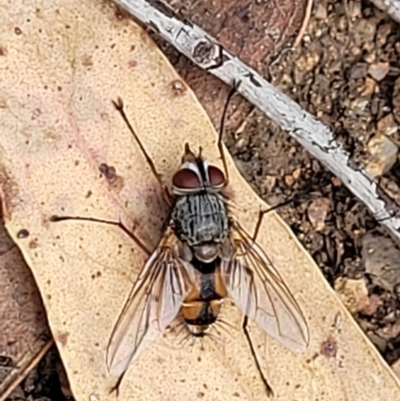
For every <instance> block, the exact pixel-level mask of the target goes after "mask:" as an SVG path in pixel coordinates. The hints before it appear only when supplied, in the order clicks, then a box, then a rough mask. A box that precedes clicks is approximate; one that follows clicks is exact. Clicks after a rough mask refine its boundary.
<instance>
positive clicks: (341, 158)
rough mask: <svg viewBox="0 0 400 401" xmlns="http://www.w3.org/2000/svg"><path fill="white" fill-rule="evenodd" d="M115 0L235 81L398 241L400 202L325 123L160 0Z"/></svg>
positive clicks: (229, 81)
mask: <svg viewBox="0 0 400 401" xmlns="http://www.w3.org/2000/svg"><path fill="white" fill-rule="evenodd" d="M114 1H115V3H117V4H118V5H119V6H121V7H122V8H124V9H125V10H127V12H128V13H130V14H131V15H132V16H133V17H134V18H135V19H136V20H138V21H140V22H141V23H142V24H144V25H146V26H149V27H151V28H152V29H153V30H154V31H156V32H157V33H158V34H159V35H160V36H161V37H162V38H164V39H165V40H167V41H168V42H169V43H171V44H172V45H173V46H174V47H175V48H176V49H177V50H178V51H179V52H181V53H182V54H184V55H185V56H186V57H187V58H188V59H190V60H191V61H193V62H194V63H195V64H197V65H198V66H199V67H201V68H202V69H204V70H206V71H208V72H210V73H211V74H213V75H215V76H216V77H218V78H219V79H221V80H222V81H223V82H225V83H226V84H228V85H232V84H233V83H234V82H238V81H239V82H240V86H239V88H238V89H237V91H238V92H239V93H240V94H241V95H242V96H243V97H244V98H246V99H247V100H248V101H249V102H250V103H252V104H254V105H255V106H256V107H257V108H259V109H260V110H261V111H262V112H264V113H265V115H266V116H267V117H269V118H270V119H271V120H273V121H275V122H276V123H277V124H278V125H279V126H280V127H281V128H282V129H283V130H285V131H286V132H288V134H289V135H291V136H292V137H293V138H294V139H296V141H297V142H299V143H300V144H301V145H302V146H303V147H304V148H305V149H306V150H307V151H308V152H309V153H310V154H311V155H312V156H313V157H315V158H316V159H317V160H319V161H320V162H321V163H322V164H324V165H325V166H326V167H327V168H328V169H329V170H330V171H331V172H332V173H333V174H334V175H336V176H337V177H338V178H339V179H340V180H341V181H342V182H343V184H344V185H346V186H347V188H348V189H349V190H350V191H351V192H352V193H353V194H354V195H355V196H356V197H357V198H358V199H360V200H361V201H362V202H363V203H364V204H365V205H366V207H367V208H368V209H369V210H370V212H371V213H372V215H373V216H374V217H375V218H376V219H377V220H378V221H380V222H381V224H382V225H383V226H384V227H385V228H386V229H387V230H388V232H389V234H390V235H391V236H392V237H393V239H394V240H395V241H396V242H397V243H398V244H400V233H399V229H400V211H399V209H398V206H397V205H396V203H395V202H394V201H393V200H392V199H391V198H390V197H389V196H388V195H387V194H386V193H385V192H384V191H383V190H382V188H380V187H379V185H378V184H377V182H376V181H375V180H374V179H373V178H372V177H371V176H370V175H369V174H368V173H367V172H366V171H365V170H364V169H363V168H361V167H358V166H355V165H354V163H353V162H352V161H351V159H350V155H349V154H348V152H346V151H345V150H344V149H343V146H342V145H341V144H340V143H338V142H337V141H336V140H335V137H334V134H333V132H332V131H331V130H330V129H329V128H328V127H327V126H325V125H324V124H323V123H321V122H320V121H319V120H317V119H316V118H315V117H314V116H313V115H311V114H310V113H308V112H307V111H305V110H304V109H302V108H301V107H300V106H299V105H298V104H297V103H296V102H295V101H293V100H292V99H290V98H289V97H288V96H286V95H285V94H283V93H282V92H281V91H280V90H278V89H277V88H275V87H274V86H273V85H271V84H270V83H269V82H267V81H266V80H265V79H264V78H263V77H261V76H260V75H259V74H258V73H257V72H256V71H255V70H254V69H252V68H251V67H249V66H248V65H246V64H245V63H243V62H242V61H241V60H240V59H238V58H237V57H235V56H234V55H233V54H231V53H229V52H228V51H227V50H225V49H224V48H223V46H222V45H221V44H220V43H218V41H217V40H216V39H215V38H213V37H212V36H210V35H209V34H207V33H206V32H205V31H203V30H202V29H201V28H200V27H198V26H196V25H195V24H192V23H191V22H189V21H182V20H181V19H180V18H179V17H178V16H177V15H176V14H175V13H174V11H173V10H172V9H171V8H170V7H167V6H166V5H165V3H163V2H161V1H159V0H151V1H145V0H114ZM150 3H151V5H150Z"/></svg>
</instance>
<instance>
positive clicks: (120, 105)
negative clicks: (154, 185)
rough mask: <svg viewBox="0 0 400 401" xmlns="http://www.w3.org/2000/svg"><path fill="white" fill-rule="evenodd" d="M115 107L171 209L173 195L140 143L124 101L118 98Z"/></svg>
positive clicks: (114, 103) (114, 102)
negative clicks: (126, 111)
mask: <svg viewBox="0 0 400 401" xmlns="http://www.w3.org/2000/svg"><path fill="white" fill-rule="evenodd" d="M113 105H114V107H115V108H116V109H117V111H118V112H119V114H121V117H122V119H123V120H124V121H125V124H126V125H127V126H128V129H129V131H130V132H131V134H132V135H133V137H134V138H135V141H136V143H137V144H138V146H139V148H140V150H141V151H142V153H143V156H144V157H145V159H146V162H147V164H148V165H149V167H150V170H151V172H152V173H153V175H154V177H155V178H156V179H157V181H158V183H159V184H160V187H161V190H162V194H163V198H164V200H165V201H166V202H167V204H168V206H170V207H171V206H172V203H173V197H172V194H171V193H170V191H169V189H168V187H167V186H166V185H165V184H164V183H163V182H162V179H161V174H159V173H158V171H157V168H156V166H155V164H154V162H153V160H152V159H151V157H150V156H149V154H148V153H147V151H146V149H145V147H144V146H143V144H142V142H141V141H140V139H139V137H138V136H137V134H136V132H135V130H134V129H133V127H132V124H131V123H130V121H129V119H128V117H127V115H126V113H125V110H124V103H123V102H122V99H121V98H118V99H117V101H113Z"/></svg>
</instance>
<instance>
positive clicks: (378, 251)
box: [0, 0, 400, 401]
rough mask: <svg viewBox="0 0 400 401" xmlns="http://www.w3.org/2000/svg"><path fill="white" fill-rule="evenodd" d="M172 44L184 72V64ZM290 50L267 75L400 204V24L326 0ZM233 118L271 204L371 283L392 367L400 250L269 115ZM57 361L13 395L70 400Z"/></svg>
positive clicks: (246, 168)
mask: <svg viewBox="0 0 400 401" xmlns="http://www.w3.org/2000/svg"><path fill="white" fill-rule="evenodd" d="M210 18H211V17H210ZM195 22H196V23H199V22H198V21H195ZM200 22H201V21H200ZM162 46H163V48H164V49H165V50H166V52H167V53H168V54H169V56H170V57H171V60H172V61H173V62H174V63H175V64H176V66H177V68H178V69H179V68H180V66H181V63H182V58H181V57H179V56H178V55H177V54H176V53H175V52H174V50H172V49H171V48H170V46H168V45H165V44H163V45H162ZM284 53H285V54H284V55H283V56H281V57H280V58H279V62H278V63H276V64H275V65H274V66H273V67H271V68H270V67H268V65H264V66H263V65H261V67H260V68H261V69H263V68H264V73H265V75H268V74H269V75H270V76H271V77H272V82H273V83H274V85H276V86H278V87H279V88H280V89H281V90H283V91H284V92H285V93H287V94H288V95H290V96H291V97H292V98H293V99H295V100H296V101H297V102H298V103H299V104H300V105H301V106H302V107H304V108H305V109H306V110H308V111H309V112H311V113H313V114H315V115H317V116H318V117H319V118H320V119H321V120H322V121H323V122H324V123H326V124H327V125H328V126H330V127H331V128H332V129H333V130H334V132H335V134H336V135H337V139H338V140H339V141H340V142H342V143H343V144H345V146H346V148H347V149H348V150H349V151H350V152H351V154H352V157H353V159H354V160H355V161H357V162H360V163H363V164H364V165H366V166H368V165H372V164H373V162H376V159H377V158H378V159H379V161H381V163H378V164H379V165H380V166H381V165H382V163H383V165H384V166H383V167H382V171H381V172H383V173H384V174H381V175H379V179H380V182H381V185H382V186H383V187H384V188H385V189H386V190H387V191H388V192H389V194H390V195H391V196H393V197H394V198H395V199H396V200H397V202H398V203H399V201H400V187H399V186H400V173H399V171H400V170H399V162H398V158H397V153H398V152H397V146H398V144H400V130H398V129H397V128H396V124H397V126H398V125H399V124H400V29H399V25H398V24H395V23H394V22H392V21H391V20H390V19H389V18H388V17H387V16H386V15H385V14H383V13H381V12H380V11H378V10H377V9H376V8H374V7H373V6H372V5H371V3H370V2H368V1H351V0H347V1H334V0H332V1H331V0H317V1H315V2H314V5H313V10H312V16H311V19H310V22H309V25H308V27H307V30H306V34H305V36H304V37H303V40H302V42H301V43H300V45H299V46H298V47H297V48H296V49H295V50H294V51H285V52H284ZM269 61H270V60H268V62H269ZM187 68H188V67H187V63H186V71H187ZM183 75H185V74H183ZM234 103H235V102H234ZM234 108H235V107H234V106H233V109H234ZM233 113H235V121H234V122H233V123H232V121H231V124H228V129H227V131H226V133H225V137H224V140H225V143H226V144H227V145H228V147H229V150H230V152H231V153H232V155H233V156H234V158H235V162H236V164H237V166H238V167H239V169H240V170H241V172H242V173H243V175H244V176H245V178H246V179H247V180H248V181H249V182H250V183H251V184H252V185H253V187H254V189H255V191H256V192H257V193H258V194H260V195H261V196H262V197H263V198H264V199H265V200H266V201H267V202H268V203H269V204H271V205H274V204H277V203H279V202H281V201H285V200H287V199H290V198H292V197H294V198H295V200H294V201H293V203H292V204H290V205H288V206H284V207H282V208H280V209H279V214H280V215H281V216H282V217H283V218H284V220H285V221H286V222H287V223H288V224H289V225H290V227H291V229H292V230H293V232H294V233H295V234H296V235H297V237H298V238H299V240H300V241H301V242H302V244H303V245H304V246H305V247H306V248H307V250H308V251H309V252H310V254H311V255H312V257H313V258H314V259H315V260H316V262H317V263H318V265H319V266H320V268H321V270H322V271H323V273H324V275H325V277H326V278H327V280H328V281H329V282H330V283H331V284H332V285H334V283H335V281H336V282H337V279H338V278H340V277H343V278H346V279H347V278H351V279H363V280H364V282H365V283H366V287H367V289H368V295H367V298H368V302H367V303H366V305H364V307H363V308H361V309H360V308H359V309H360V310H357V312H356V313H355V317H356V319H357V320H358V321H359V323H360V325H361V327H362V328H363V329H364V330H365V331H366V333H367V335H368V336H369V337H370V339H371V340H372V341H373V342H374V344H376V346H377V347H378V349H379V351H380V352H381V353H382V355H383V357H384V358H385V359H386V360H387V361H388V363H390V364H392V363H393V362H395V361H396V360H397V359H399V358H400V266H399V265H398V263H397V261H398V260H399V256H400V252H399V250H398V249H397V247H396V246H395V244H394V243H392V241H391V240H390V239H389V238H388V237H387V235H386V234H385V232H384V231H383V230H382V228H381V227H380V226H379V224H378V223H377V222H376V221H375V220H374V219H373V218H372V217H371V216H370V214H369V213H368V211H367V210H366V208H365V207H364V206H363V204H362V203H361V202H360V201H359V200H358V199H356V198H355V197H354V196H353V195H352V194H351V193H350V192H349V191H348V190H347V189H346V188H345V187H344V186H343V185H342V184H341V183H340V181H339V180H338V179H336V178H335V177H334V176H333V175H332V174H331V173H330V172H329V171H327V170H326V169H325V168H324V167H323V166H322V165H321V164H320V163H319V162H318V161H317V160H315V159H313V158H311V157H310V156H309V155H308V154H307V153H306V151H305V150H304V149H303V148H302V147H301V146H299V145H298V144H297V143H296V142H295V141H294V140H292V139H291V138H290V137H289V136H288V135H287V134H286V133H284V132H282V131H281V130H280V129H279V128H278V127H276V126H275V125H274V124H272V123H271V122H270V121H269V120H268V119H267V118H266V117H265V116H263V114H262V113H260V112H259V111H257V110H256V109H253V108H251V107H250V106H249V105H246V106H245V107H243V108H242V109H241V110H240V111H239V114H238V113H237V110H233V111H231V114H233ZM377 133H383V134H385V137H386V138H389V140H390V141H389V143H388V144H387V146H386V147H385V148H384V151H383V156H384V157H383V156H382V154H378V155H376V154H373V149H375V148H374V147H373V144H374V143H375V142H374V141H375V138H376V136H377ZM381 153H382V152H381ZM390 155H391V156H390ZM389 156H390V157H391V160H392V162H391V163H389V164H386V162H382V159H385V158H386V159H388V158H390V157H389ZM375 165H376V163H375V164H373V166H375ZM310 197H311V198H312V199H314V200H310ZM57 359H58V356H57V354H56V351H55V350H52V352H51V353H50V354H49V355H48V356H47V357H46V358H45V359H44V360H43V361H42V363H41V364H40V365H39V367H38V368H37V369H35V370H34V371H33V372H32V373H31V374H30V375H29V377H28V378H27V379H26V380H25V381H24V382H23V384H22V385H21V387H20V388H19V389H18V390H17V391H16V392H14V394H13V395H12V397H10V398H9V399H12V400H22V399H29V400H41V401H45V400H61V399H63V396H62V395H61V390H60V380H59V375H58V373H57V370H56V361H57ZM0 363H1V364H3V362H2V361H0ZM4 363H6V361H4Z"/></svg>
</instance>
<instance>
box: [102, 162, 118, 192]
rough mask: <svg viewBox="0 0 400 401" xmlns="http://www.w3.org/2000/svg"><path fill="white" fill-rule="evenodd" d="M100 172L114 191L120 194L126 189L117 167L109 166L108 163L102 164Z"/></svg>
mask: <svg viewBox="0 0 400 401" xmlns="http://www.w3.org/2000/svg"><path fill="white" fill-rule="evenodd" d="M99 170H100V172H101V173H102V174H103V175H104V176H105V177H106V180H107V181H108V183H109V185H110V187H111V188H112V189H113V190H114V191H116V192H120V191H121V189H122V188H123V187H124V179H123V178H122V177H121V176H119V175H118V174H117V171H116V170H115V167H113V166H108V165H107V164H106V163H101V164H100V166H99Z"/></svg>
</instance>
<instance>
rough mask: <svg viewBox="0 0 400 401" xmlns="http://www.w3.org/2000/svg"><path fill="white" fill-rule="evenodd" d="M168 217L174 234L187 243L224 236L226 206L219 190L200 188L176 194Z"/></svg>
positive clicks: (225, 235) (200, 242) (226, 228)
mask: <svg viewBox="0 0 400 401" xmlns="http://www.w3.org/2000/svg"><path fill="white" fill-rule="evenodd" d="M171 217H172V219H173V221H174V225H175V230H176V234H177V236H178V237H179V239H180V240H181V241H182V242H186V243H187V244H188V245H189V246H190V247H191V246H195V245H200V244H204V243H211V242H216V243H221V242H223V241H224V240H225V239H226V238H227V235H228V217H227V210H226V206H225V202H224V199H223V198H222V196H221V195H220V194H218V193H211V192H206V191H202V192H199V193H193V194H187V195H182V196H179V197H177V199H176V202H175V205H174V207H173V210H172V215H171ZM208 251H209V250H208Z"/></svg>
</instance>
